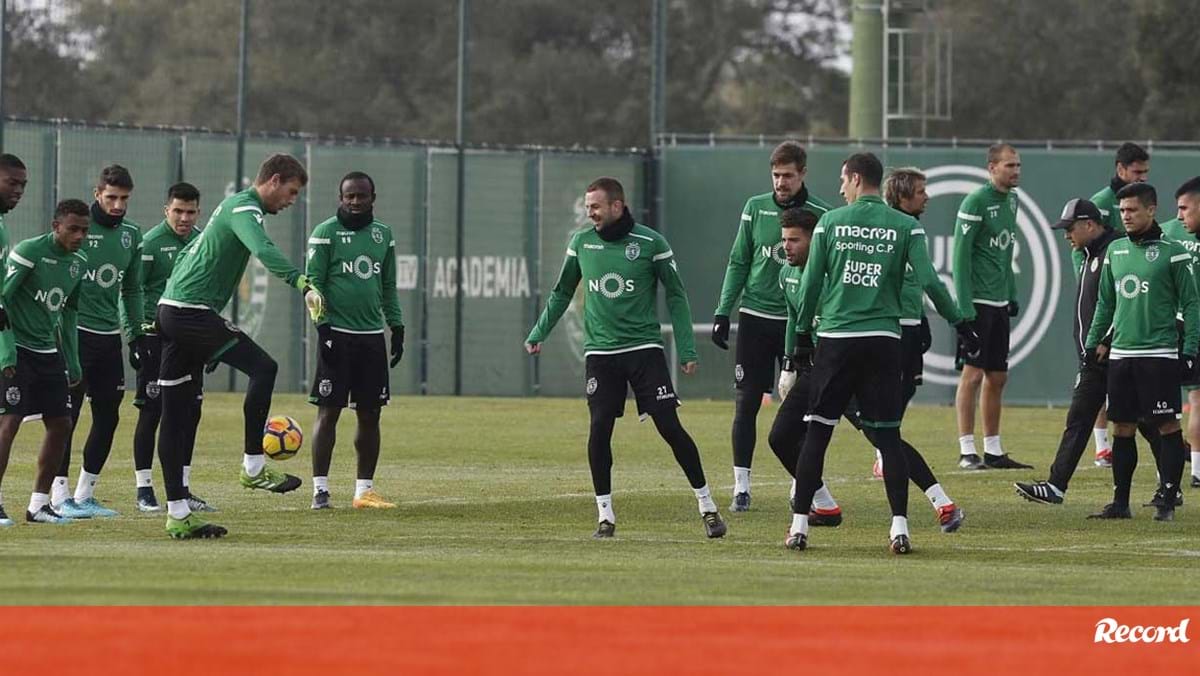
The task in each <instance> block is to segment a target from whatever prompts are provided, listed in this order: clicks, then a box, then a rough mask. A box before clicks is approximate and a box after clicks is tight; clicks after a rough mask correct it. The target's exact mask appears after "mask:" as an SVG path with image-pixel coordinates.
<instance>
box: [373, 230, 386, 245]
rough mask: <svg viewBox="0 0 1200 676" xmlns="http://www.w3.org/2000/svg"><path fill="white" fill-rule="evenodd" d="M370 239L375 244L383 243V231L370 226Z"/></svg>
mask: <svg viewBox="0 0 1200 676" xmlns="http://www.w3.org/2000/svg"><path fill="white" fill-rule="evenodd" d="M371 239H372V240H373V241H374V242H375V243H376V244H383V231H382V230H380V229H379V228H371Z"/></svg>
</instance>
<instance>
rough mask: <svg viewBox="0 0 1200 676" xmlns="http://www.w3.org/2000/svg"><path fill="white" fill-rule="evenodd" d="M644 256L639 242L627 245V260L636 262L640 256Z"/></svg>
mask: <svg viewBox="0 0 1200 676" xmlns="http://www.w3.org/2000/svg"><path fill="white" fill-rule="evenodd" d="M641 255H642V245H641V244H638V243H637V242H630V243H629V244H626V245H625V258H626V259H628V260H631V261H636V260H637V259H638V256H641Z"/></svg>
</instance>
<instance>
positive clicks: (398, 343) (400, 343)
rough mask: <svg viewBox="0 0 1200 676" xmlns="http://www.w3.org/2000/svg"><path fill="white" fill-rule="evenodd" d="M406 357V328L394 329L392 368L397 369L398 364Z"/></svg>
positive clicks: (396, 327) (398, 327) (395, 327)
mask: <svg viewBox="0 0 1200 676" xmlns="http://www.w3.org/2000/svg"><path fill="white" fill-rule="evenodd" d="M403 356H404V327H403V326H393V327H392V361H391V363H390V364H389V366H390V367H391V368H396V364H399V363H400V358H401V357H403Z"/></svg>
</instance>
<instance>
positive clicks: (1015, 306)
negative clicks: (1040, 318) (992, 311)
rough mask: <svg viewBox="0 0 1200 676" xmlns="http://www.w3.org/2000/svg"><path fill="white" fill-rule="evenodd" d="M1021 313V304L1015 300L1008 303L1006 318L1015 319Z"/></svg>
mask: <svg viewBox="0 0 1200 676" xmlns="http://www.w3.org/2000/svg"><path fill="white" fill-rule="evenodd" d="M1020 313H1021V304H1020V303H1018V302H1017V301H1015V300H1010V301H1008V316H1009V317H1016V316H1017V315H1018V314H1020Z"/></svg>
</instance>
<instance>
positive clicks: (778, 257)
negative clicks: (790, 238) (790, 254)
mask: <svg viewBox="0 0 1200 676" xmlns="http://www.w3.org/2000/svg"><path fill="white" fill-rule="evenodd" d="M759 253H760V254H762V257H763V258H774V259H775V262H776V263H779V264H780V265H787V255H786V254H785V253H784V251H783V242H779V243H778V244H776V245H775V246H763V247H760V249H759Z"/></svg>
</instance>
